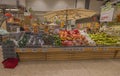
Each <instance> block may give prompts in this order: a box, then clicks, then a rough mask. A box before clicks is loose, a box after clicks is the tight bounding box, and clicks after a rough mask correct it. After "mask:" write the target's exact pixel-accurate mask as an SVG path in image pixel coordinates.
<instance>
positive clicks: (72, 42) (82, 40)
mask: <svg viewBox="0 0 120 76" xmlns="http://www.w3.org/2000/svg"><path fill="white" fill-rule="evenodd" d="M59 36H60V39H61V40H62V45H63V46H85V45H88V40H87V39H86V37H85V36H83V35H82V34H80V32H79V31H78V30H76V29H75V30H71V31H67V30H62V31H60V32H59Z"/></svg>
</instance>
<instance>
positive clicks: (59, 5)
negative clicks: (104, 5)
mask: <svg viewBox="0 0 120 76" xmlns="http://www.w3.org/2000/svg"><path fill="white" fill-rule="evenodd" d="M26 3H27V8H32V9H34V10H35V11H51V10H59V9H66V8H74V7H75V0H27V2H26ZM77 4H78V6H77V7H78V8H84V7H85V0H78V3H77Z"/></svg>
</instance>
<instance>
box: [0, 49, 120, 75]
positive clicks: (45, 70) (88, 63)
mask: <svg viewBox="0 0 120 76" xmlns="http://www.w3.org/2000/svg"><path fill="white" fill-rule="evenodd" d="M1 54H2V53H1V51H0V62H1V61H2V56H1ZM0 75H2V76H119V75H120V60H118V59H117V60H81V61H36V62H35V61H34V62H20V63H19V65H18V66H17V67H16V68H15V69H12V70H11V69H4V68H3V66H2V64H0Z"/></svg>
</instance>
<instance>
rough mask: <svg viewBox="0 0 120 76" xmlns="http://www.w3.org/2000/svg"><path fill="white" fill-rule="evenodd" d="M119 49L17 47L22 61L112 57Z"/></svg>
mask: <svg viewBox="0 0 120 76" xmlns="http://www.w3.org/2000/svg"><path fill="white" fill-rule="evenodd" d="M118 51H120V47H63V48H52V47H51V48H16V53H17V54H18V56H19V59H20V61H31V60H80V59H111V58H115V57H118V54H120V52H119V53H117V52H118ZM116 53H117V54H116ZM115 55H116V56H115ZM119 57H120V55H119Z"/></svg>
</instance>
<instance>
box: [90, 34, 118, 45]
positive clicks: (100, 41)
mask: <svg viewBox="0 0 120 76" xmlns="http://www.w3.org/2000/svg"><path fill="white" fill-rule="evenodd" d="M89 36H90V37H91V39H93V40H94V41H95V42H96V44H97V45H106V46H110V45H116V44H117V42H119V40H118V38H116V37H113V36H109V35H107V34H106V33H96V34H89Z"/></svg>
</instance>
